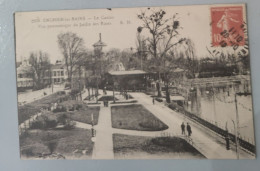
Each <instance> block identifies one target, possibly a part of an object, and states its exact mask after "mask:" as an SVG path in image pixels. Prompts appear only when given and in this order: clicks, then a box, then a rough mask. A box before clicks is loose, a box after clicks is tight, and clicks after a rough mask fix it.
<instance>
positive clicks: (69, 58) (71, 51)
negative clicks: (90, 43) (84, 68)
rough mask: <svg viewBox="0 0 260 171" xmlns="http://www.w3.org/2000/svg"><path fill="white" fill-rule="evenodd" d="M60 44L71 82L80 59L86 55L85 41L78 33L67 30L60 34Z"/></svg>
mask: <svg viewBox="0 0 260 171" xmlns="http://www.w3.org/2000/svg"><path fill="white" fill-rule="evenodd" d="M58 45H59V48H60V50H61V52H62V54H63V57H64V61H65V65H66V70H67V72H68V81H69V82H71V80H72V75H73V72H75V69H76V66H77V64H78V62H79V60H80V59H81V58H82V56H85V55H86V54H85V47H84V41H83V39H82V38H81V37H79V36H78V35H77V34H75V33H72V32H66V33H60V34H59V35H58Z"/></svg>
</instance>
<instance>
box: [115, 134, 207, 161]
mask: <svg viewBox="0 0 260 171" xmlns="http://www.w3.org/2000/svg"><path fill="white" fill-rule="evenodd" d="M113 145H114V148H113V149H114V155H115V159H167V158H168V159H169V158H172V159H187V158H188V159H203V158H205V157H204V156H203V155H202V154H201V153H200V152H199V151H197V150H196V149H195V148H194V147H192V146H191V145H190V144H188V143H187V142H186V141H185V140H183V139H181V138H178V137H156V138H154V137H141V136H130V135H122V134H113Z"/></svg>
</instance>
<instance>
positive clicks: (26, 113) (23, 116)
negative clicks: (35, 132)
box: [18, 92, 68, 124]
mask: <svg viewBox="0 0 260 171" xmlns="http://www.w3.org/2000/svg"><path fill="white" fill-rule="evenodd" d="M67 96H68V95H64V94H60V93H58V92H56V93H54V94H51V95H49V96H46V97H43V98H42V99H39V100H36V101H33V102H31V103H28V104H25V105H23V106H18V122H19V124H21V123H23V122H24V121H25V120H27V119H29V118H30V117H31V116H33V115H35V114H36V113H37V112H39V111H40V109H41V108H43V107H48V106H49V104H51V103H55V102H57V101H58V100H59V99H61V98H66V97H67Z"/></svg>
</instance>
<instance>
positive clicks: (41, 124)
mask: <svg viewBox="0 0 260 171" xmlns="http://www.w3.org/2000/svg"><path fill="white" fill-rule="evenodd" d="M30 128H31V129H43V128H44V122H43V121H34V122H32V124H31V127H30Z"/></svg>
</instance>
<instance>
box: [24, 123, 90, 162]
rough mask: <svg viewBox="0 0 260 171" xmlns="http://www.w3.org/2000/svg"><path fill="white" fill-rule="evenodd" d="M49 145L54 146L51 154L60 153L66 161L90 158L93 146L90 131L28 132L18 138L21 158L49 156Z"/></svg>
mask: <svg viewBox="0 0 260 171" xmlns="http://www.w3.org/2000/svg"><path fill="white" fill-rule="evenodd" d="M50 143H52V144H56V145H55V147H54V148H52V149H53V153H60V154H61V155H63V156H64V157H65V158H66V159H70V158H71V159H73V158H80V159H81V158H82V159H87V158H91V155H92V151H93V145H94V144H93V142H92V141H91V131H90V130H85V129H78V128H76V129H72V130H46V131H45V130H30V131H28V132H27V133H25V134H23V135H22V136H20V150H21V151H20V154H21V158H23V159H26V158H35V157H36V158H37V157H38V156H40V155H42V154H50ZM83 152H84V153H85V154H83Z"/></svg>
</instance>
